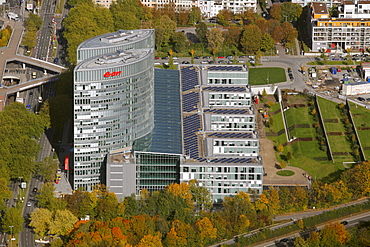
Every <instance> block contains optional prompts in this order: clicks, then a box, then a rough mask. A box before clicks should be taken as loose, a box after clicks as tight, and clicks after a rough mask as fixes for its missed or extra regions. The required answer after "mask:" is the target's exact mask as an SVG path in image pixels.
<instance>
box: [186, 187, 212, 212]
mask: <svg viewBox="0 0 370 247" xmlns="http://www.w3.org/2000/svg"><path fill="white" fill-rule="evenodd" d="M189 187H190V192H191V194H192V197H193V201H194V204H195V210H196V212H199V211H206V212H208V211H209V210H210V209H211V207H212V196H211V193H210V192H209V190H208V189H207V188H206V187H204V186H200V185H199V183H198V181H196V180H191V181H190V182H189Z"/></svg>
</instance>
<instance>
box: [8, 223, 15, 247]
mask: <svg viewBox="0 0 370 247" xmlns="http://www.w3.org/2000/svg"><path fill="white" fill-rule="evenodd" d="M9 227H10V246H13V227H14V226H9Z"/></svg>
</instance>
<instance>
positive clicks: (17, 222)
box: [1, 208, 24, 235]
mask: <svg viewBox="0 0 370 247" xmlns="http://www.w3.org/2000/svg"><path fill="white" fill-rule="evenodd" d="M23 223H24V219H23V217H22V208H8V209H7V210H6V211H5V214H4V216H3V218H2V221H1V229H2V231H3V232H6V233H9V234H10V233H13V235H17V234H18V233H20V232H21V231H22V230H23ZM11 226H12V227H11Z"/></svg>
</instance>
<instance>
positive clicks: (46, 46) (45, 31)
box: [35, 0, 55, 61]
mask: <svg viewBox="0 0 370 247" xmlns="http://www.w3.org/2000/svg"><path fill="white" fill-rule="evenodd" d="M40 13H41V16H42V19H43V23H42V27H41V30H40V34H39V36H38V40H37V47H36V49H35V58H38V59H42V60H45V61H48V59H49V58H50V57H51V56H52V52H53V50H52V49H53V47H52V46H51V41H52V37H53V33H54V26H55V24H54V23H53V22H52V20H53V18H54V14H55V0H45V1H42V6H41V12H40Z"/></svg>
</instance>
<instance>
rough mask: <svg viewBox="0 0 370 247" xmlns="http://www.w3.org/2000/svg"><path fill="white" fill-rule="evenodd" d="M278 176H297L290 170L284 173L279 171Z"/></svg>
mask: <svg viewBox="0 0 370 247" xmlns="http://www.w3.org/2000/svg"><path fill="white" fill-rule="evenodd" d="M276 174H277V175H279V176H287V177H288V176H293V175H294V174H295V172H293V171H290V170H283V171H277V172H276Z"/></svg>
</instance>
